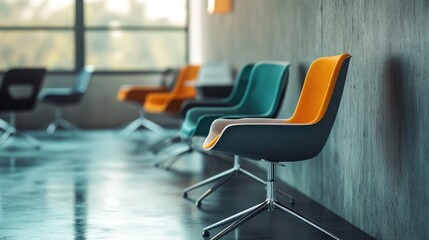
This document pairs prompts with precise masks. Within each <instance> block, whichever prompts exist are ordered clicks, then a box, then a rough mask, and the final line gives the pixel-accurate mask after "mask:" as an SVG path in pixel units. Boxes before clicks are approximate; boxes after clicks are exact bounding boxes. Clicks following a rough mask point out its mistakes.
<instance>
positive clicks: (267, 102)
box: [173, 62, 293, 207]
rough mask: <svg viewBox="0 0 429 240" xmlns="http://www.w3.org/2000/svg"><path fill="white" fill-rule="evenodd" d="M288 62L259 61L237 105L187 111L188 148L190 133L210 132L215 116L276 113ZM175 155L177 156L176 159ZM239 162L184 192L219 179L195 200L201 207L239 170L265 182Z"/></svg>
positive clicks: (233, 116)
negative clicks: (204, 200)
mask: <svg viewBox="0 0 429 240" xmlns="http://www.w3.org/2000/svg"><path fill="white" fill-rule="evenodd" d="M289 65H290V64H289V63H281V62H260V63H257V64H256V65H255V66H254V68H253V70H252V72H251V74H250V81H249V84H248V86H247V88H246V90H245V92H244V96H243V98H242V99H241V101H240V102H239V103H238V104H237V105H235V106H230V107H211V108H194V109H191V110H190V111H189V112H188V113H187V115H186V119H185V121H184V123H183V124H182V128H181V131H180V132H181V134H182V136H184V137H183V139H184V140H185V141H189V143H190V144H189V146H190V147H189V148H188V150H187V151H188V152H189V151H192V150H193V149H194V148H193V147H192V145H191V141H190V139H191V137H193V136H207V134H208V132H209V130H210V125H211V123H212V122H213V121H214V120H216V119H219V118H243V117H247V118H251V117H255V118H256V117H257V118H268V117H276V115H277V113H278V111H279V109H280V106H281V103H282V101H283V97H284V94H285V90H286V85H287V77H288V74H289ZM176 159H177V158H174V159H173V161H174V160H176ZM240 162H241V161H240V158H239V157H235V158H234V166H233V167H232V168H231V169H229V170H227V171H224V172H222V173H219V174H217V175H215V176H213V177H211V178H209V179H206V180H204V181H202V182H200V183H197V184H194V185H192V186H190V187H188V188H186V189H184V190H183V196H184V197H187V194H188V192H189V191H191V190H194V189H196V188H199V187H201V186H204V185H206V184H209V183H212V182H215V181H217V183H216V184H215V185H214V186H213V187H211V188H210V189H208V190H207V191H206V192H205V193H204V194H203V195H202V196H200V197H199V198H198V199H197V200H196V202H195V205H196V206H198V207H199V206H201V202H202V200H203V199H205V198H206V197H208V196H209V195H210V194H211V193H213V192H214V191H216V190H217V189H218V188H219V187H221V186H222V185H223V184H225V183H226V182H227V181H229V180H230V179H232V178H233V177H234V176H236V175H238V174H243V175H244V176H248V177H250V178H251V179H253V180H256V181H257V182H259V183H261V184H263V185H266V182H265V181H264V180H262V179H261V178H259V177H257V176H256V175H254V174H252V173H250V172H248V171H246V170H245V169H243V168H242V167H241V164H240ZM281 194H283V195H284V196H286V197H288V198H289V199H290V201H291V203H293V198H292V197H290V196H289V195H287V194H285V193H283V192H281Z"/></svg>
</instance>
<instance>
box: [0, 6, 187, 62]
mask: <svg viewBox="0 0 429 240" xmlns="http://www.w3.org/2000/svg"><path fill="white" fill-rule="evenodd" d="M77 1H81V3H82V4H83V9H82V8H79V7H76V6H78V4H76V2H77ZM79 11H81V12H79ZM75 16H78V17H81V18H83V19H82V20H83V22H84V23H85V25H84V27H83V28H77V27H75V24H76V22H77V21H76V19H75ZM187 16H188V14H187V0H0V34H1V35H0V36H1V38H0V54H1V56H2V60H1V61H0V70H2V71H5V70H7V69H8V68H11V67H24V66H25V67H35V66H41V67H47V68H48V69H49V70H54V71H72V70H75V68H76V66H75V65H76V62H79V61H76V57H77V56H79V54H76V53H77V51H79V50H80V49H77V47H76V46H79V45H78V44H76V42H75V41H76V40H75V34H83V36H84V39H85V41H84V45H83V46H82V47H83V48H84V51H83V52H84V53H85V55H83V56H82V58H84V59H80V62H83V63H84V64H88V65H93V66H95V68H96V69H98V70H106V71H145V70H162V69H164V68H166V67H170V66H180V65H183V64H185V63H186V57H187V49H186V45H187V43H186V41H187ZM79 29H81V30H80V31H82V33H77V32H76V31H79Z"/></svg>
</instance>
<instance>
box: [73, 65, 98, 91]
mask: <svg viewBox="0 0 429 240" xmlns="http://www.w3.org/2000/svg"><path fill="white" fill-rule="evenodd" d="M93 71H94V68H93V67H92V66H85V67H84V68H83V69H82V70H81V71H80V72H79V73H78V75H77V76H76V80H75V82H74V86H73V92H74V93H79V94H84V93H85V92H86V90H87V89H88V85H89V80H90V79H91V77H92V73H93Z"/></svg>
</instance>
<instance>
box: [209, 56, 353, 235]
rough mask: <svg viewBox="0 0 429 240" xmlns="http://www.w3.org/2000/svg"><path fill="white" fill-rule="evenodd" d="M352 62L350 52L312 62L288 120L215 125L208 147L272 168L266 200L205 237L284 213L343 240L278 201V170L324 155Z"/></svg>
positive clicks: (252, 120)
mask: <svg viewBox="0 0 429 240" xmlns="http://www.w3.org/2000/svg"><path fill="white" fill-rule="evenodd" d="M349 61H350V55H349V54H342V55H338V56H330V57H322V58H319V59H317V60H316V61H314V62H313V64H312V65H311V67H310V69H309V70H308V73H307V77H306V80H305V82H304V86H303V88H302V92H301V96H300V98H299V101H298V104H297V106H296V108H295V112H294V114H293V115H292V117H291V118H289V119H261V118H260V119H251V118H246V119H235V120H234V119H219V120H216V121H214V122H213V124H212V125H211V128H210V133H209V135H208V136H207V138H206V140H205V142H204V149H206V150H213V151H220V152H223V153H230V154H233V155H236V156H241V157H246V158H249V159H254V160H265V161H266V162H267V163H268V164H269V170H268V176H267V193H266V199H265V201H263V202H261V203H260V204H258V205H255V206H253V207H250V208H248V209H247V210H244V211H242V212H240V213H237V214H235V215H233V216H231V217H229V218H226V219H224V220H221V221H219V222H217V223H215V224H213V225H211V226H208V227H206V228H204V231H203V236H204V237H208V236H209V235H210V234H209V232H208V231H209V230H211V229H214V228H217V227H219V226H222V225H224V224H227V223H231V222H232V223H231V224H230V225H229V226H228V227H226V228H225V229H224V230H222V231H221V232H220V233H218V234H217V235H216V236H214V237H213V238H212V240H216V239H219V238H221V237H223V236H225V235H226V234H228V233H229V232H231V231H232V230H234V229H236V228H237V227H239V226H240V225H242V224H244V223H245V222H247V221H249V220H250V219H252V218H254V217H255V216H257V215H259V214H260V213H262V212H264V211H267V210H268V211H273V210H280V211H281V212H285V213H288V214H291V215H292V216H294V217H296V218H298V219H300V220H301V221H304V222H305V223H307V224H309V225H311V226H313V227H315V228H317V229H318V230H320V231H322V232H324V233H326V234H327V235H329V236H331V237H333V238H334V239H339V238H338V237H337V236H336V235H335V234H334V233H332V232H331V231H329V230H327V229H325V228H323V227H322V226H319V225H318V224H317V223H316V222H314V221H312V220H310V219H308V218H306V217H305V216H303V215H301V214H299V213H298V212H297V211H296V210H294V209H293V208H292V207H289V206H286V205H283V204H282V203H280V202H279V201H277V199H276V192H277V188H276V167H277V166H278V165H282V164H281V162H294V161H302V160H307V159H311V158H314V157H315V156H317V155H318V154H319V153H320V152H321V151H322V149H323V147H324V145H325V144H326V141H327V139H328V137H329V134H330V132H331V129H332V126H333V125H334V121H335V118H336V115H337V112H338V107H339V105H340V101H341V96H342V93H343V89H344V83H345V80H346V75H347V70H348V65H349Z"/></svg>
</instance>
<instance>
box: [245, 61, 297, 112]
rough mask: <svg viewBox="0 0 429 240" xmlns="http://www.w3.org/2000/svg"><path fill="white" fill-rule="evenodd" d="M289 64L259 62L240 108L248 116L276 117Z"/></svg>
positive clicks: (284, 87)
mask: <svg viewBox="0 0 429 240" xmlns="http://www.w3.org/2000/svg"><path fill="white" fill-rule="evenodd" d="M289 66H290V63H288V62H259V63H257V64H255V66H254V67H253V70H252V72H251V73H250V82H249V84H248V86H247V89H246V91H245V93H244V96H243V99H242V100H241V102H240V103H239V107H240V109H241V110H242V111H245V112H246V113H247V114H258V115H264V116H265V117H275V114H276V113H277V110H278V109H279V108H280V104H281V101H282V99H283V96H284V93H285V90H286V85H287V77H288V75H289Z"/></svg>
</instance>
